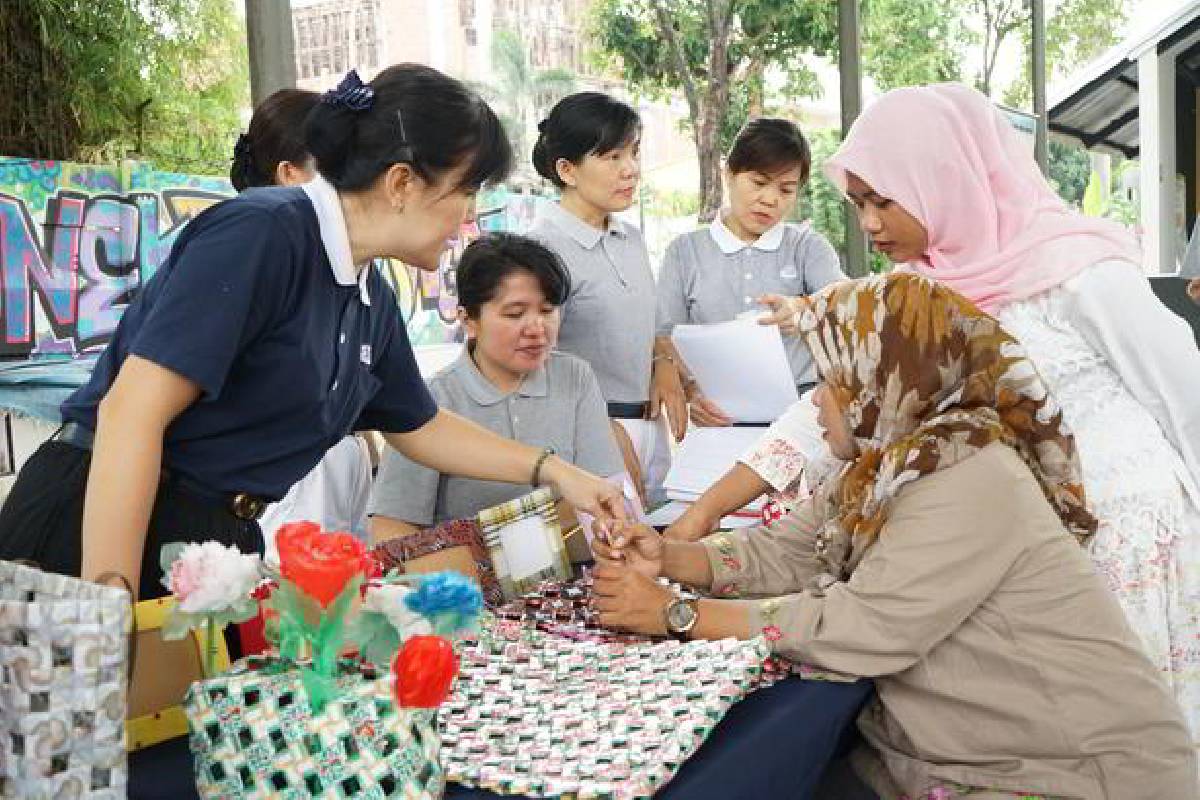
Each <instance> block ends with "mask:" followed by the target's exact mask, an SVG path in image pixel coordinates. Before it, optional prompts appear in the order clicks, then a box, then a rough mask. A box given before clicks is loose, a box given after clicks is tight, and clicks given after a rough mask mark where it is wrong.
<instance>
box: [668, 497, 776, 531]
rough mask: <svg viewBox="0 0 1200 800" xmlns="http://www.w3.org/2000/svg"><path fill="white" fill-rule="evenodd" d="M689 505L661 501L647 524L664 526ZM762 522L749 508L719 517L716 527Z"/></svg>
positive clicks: (726, 527)
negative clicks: (719, 520)
mask: <svg viewBox="0 0 1200 800" xmlns="http://www.w3.org/2000/svg"><path fill="white" fill-rule="evenodd" d="M690 507H691V503H685V502H683V501H681V500H671V501H670V502H667V503H663V504H662V505H661V506H659V507H658V508H656V509H654V511H653V512H652V513H651V514H650V516H649V517H647V520H646V522H647V524H648V525H656V526H659V527H666V526H668V525H670V524H671V523H673V522H674V521H675V520H677V519H679V518H680V517H682V516H683V515H684V513H685V512H686V511H687V510H688V508H690ZM761 523H762V515H761V514H759V513H758V512H756V511H752V510H749V508H747V509H745V510H743V511H741V512H739V513H737V514H731V515H729V516H726V517H722V518H721V522H720V523H719V525H718V527H719V528H721V529H723V530H731V529H733V528H746V527H749V526H751V525H759V524H761Z"/></svg>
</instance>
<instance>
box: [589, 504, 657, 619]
mask: <svg viewBox="0 0 1200 800" xmlns="http://www.w3.org/2000/svg"><path fill="white" fill-rule="evenodd" d="M664 550H665V547H664V544H663V540H662V537H661V536H659V534H658V532H657V531H655V530H654V529H653V528H651V527H650V526H648V525H637V524H633V523H628V522H617V523H614V524H612V525H610V526H609V527H608V529H607V531H604V532H601V533H599V534H598V535H597V536H596V538H595V539H593V541H592V552H593V553H594V554H595V556H596V568H595V570H594V572H593V575H594V577H595V584H594V594H595V597H594V600H593V602H594V604H595V607H596V610H597V611H599V612H600V623H601V624H602V625H603V626H604V627H606V628H609V629H612V630H621V631H628V632H630V633H640V634H644V635H648V636H665V635H666V634H667V626H666V608H667V605H668V604H669V603H670V602H671V601H672V600H673V599H675V593H674V592H672V591H671V589H670V588H669V587H667V586H664V585H663V584H661V583H659V582H658V577H659V576H660V575H661V574H662V570H663V555H664Z"/></svg>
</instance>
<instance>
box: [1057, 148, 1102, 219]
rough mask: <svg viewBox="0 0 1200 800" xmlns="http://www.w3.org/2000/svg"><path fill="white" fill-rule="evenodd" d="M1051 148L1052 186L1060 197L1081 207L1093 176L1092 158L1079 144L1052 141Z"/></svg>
mask: <svg viewBox="0 0 1200 800" xmlns="http://www.w3.org/2000/svg"><path fill="white" fill-rule="evenodd" d="M1049 146H1050V147H1049V149H1050V161H1049V164H1048V166H1049V168H1050V185H1051V186H1053V187H1054V190H1055V191H1056V192H1058V195H1059V197H1061V198H1062V199H1063V200H1066V201H1067V202H1068V203H1070V204H1071V205H1073V206H1076V207H1079V206H1080V205H1082V203H1083V194H1084V192H1085V191H1086V190H1087V186H1088V180H1089V179H1090V178H1091V174H1092V161H1091V158H1090V157H1089V156H1088V152H1087V150H1084V149H1083V148H1082V147H1080V146H1079V145H1077V144H1073V143H1068V142H1060V141H1058V140H1057V139H1051V140H1050V141H1049Z"/></svg>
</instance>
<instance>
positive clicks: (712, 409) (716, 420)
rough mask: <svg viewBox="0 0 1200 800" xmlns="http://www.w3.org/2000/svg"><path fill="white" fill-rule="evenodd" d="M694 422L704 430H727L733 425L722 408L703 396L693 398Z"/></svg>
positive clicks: (698, 395)
mask: <svg viewBox="0 0 1200 800" xmlns="http://www.w3.org/2000/svg"><path fill="white" fill-rule="evenodd" d="M691 409H692V422H694V423H695V424H696V425H699V426H700V427H702V428H725V427H728V426H729V425H732V424H733V420H732V419H730V417H729V415H728V414H726V413H725V412H724V411H722V410H721V407H720V406H718V405H717V404H716V403H714V402H713V401H712V400H709V399H708V398H707V397H705V396H704V395H702V394H698V393H697V394H696V395H694V396H693V398H692V406H691Z"/></svg>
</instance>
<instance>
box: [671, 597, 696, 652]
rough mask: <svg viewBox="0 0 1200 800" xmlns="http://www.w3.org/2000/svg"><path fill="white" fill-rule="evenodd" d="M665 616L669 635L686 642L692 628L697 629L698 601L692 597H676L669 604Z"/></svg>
mask: <svg viewBox="0 0 1200 800" xmlns="http://www.w3.org/2000/svg"><path fill="white" fill-rule="evenodd" d="M663 615H664V616H665V617H666V623H667V633H669V634H670V635H671V636H672V637H674V638H676V639H678V640H680V641H686V640H687V638H688V635H689V634H690V633H691V632H692V628H694V627H696V618H697V616H698V614H697V611H696V600H695V599H694V598H690V597H676V598H675V599H674V600H672V601H671V602H670V603H667V607H666V609H665V610H664V611H663Z"/></svg>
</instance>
